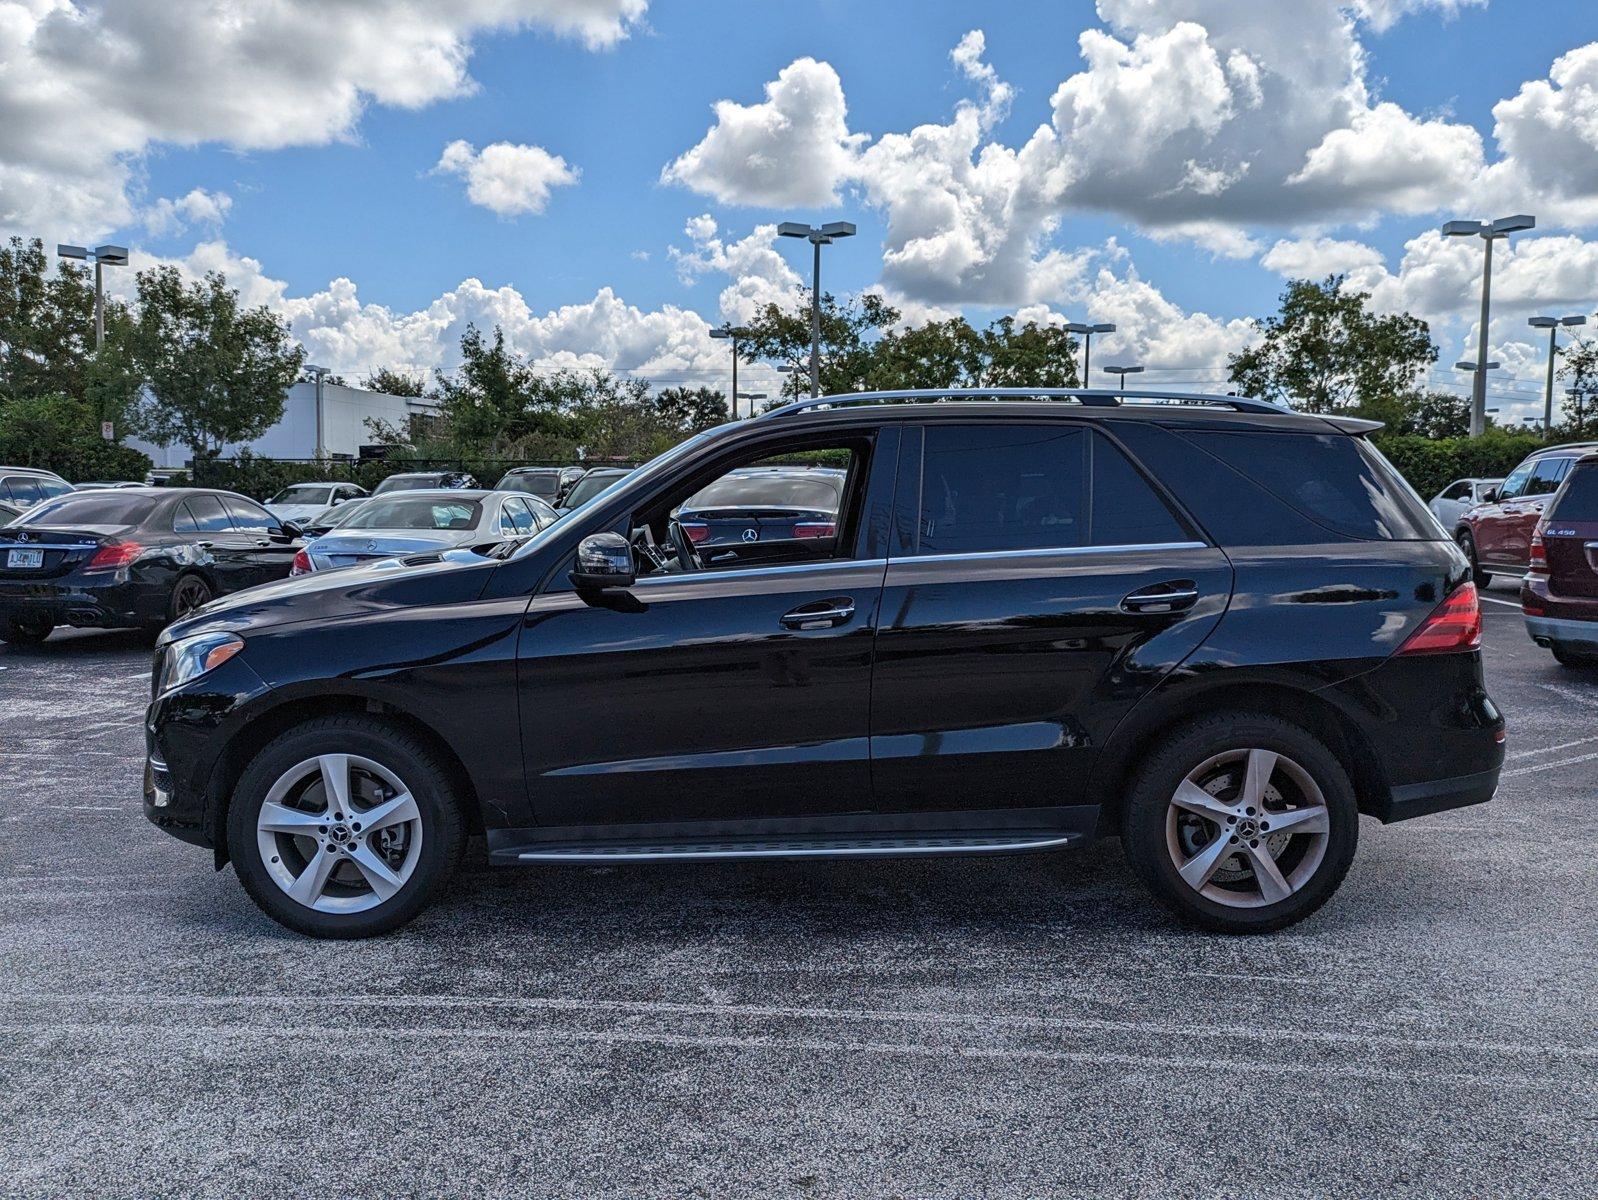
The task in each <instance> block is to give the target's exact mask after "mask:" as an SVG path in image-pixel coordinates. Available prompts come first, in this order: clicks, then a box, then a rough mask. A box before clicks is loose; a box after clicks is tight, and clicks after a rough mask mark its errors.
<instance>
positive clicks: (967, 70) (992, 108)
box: [949, 29, 1015, 129]
mask: <svg viewBox="0 0 1598 1200" xmlns="http://www.w3.org/2000/svg"><path fill="white" fill-rule="evenodd" d="M987 46H988V40H987V36H986V35H985V34H984V33H983V32H982V31H981V30H980V29H973V30H971V31H970V32H969V33H967V34H966V35H965V36H964V37H963V38H961V39H960V41H959V42H958V43H957V44H956V45H955V48H954V49H953V50H951V51H949V58H950V59H951V60H953V62H954V65H955V66H956V67H957V68H958V69H959V71H960V74H962V75H964V76H965V77H966V78H967V79H969V80H970V81H971V82H972V83H974V84H977V85H978V86H979V87H981V88H982V90H983V92H984V93H985V96H984V98H983V101H982V105H981V107H980V108H978V110H977V112H978V114H979V115H980V117H981V118H982V126H983V128H984V129H986V128H988V127H989V126H992V125H996V124H998V123H999V122H1000V121H1002V120H1004V118H1005V117H1007V116H1009V114H1010V102H1011V101H1012V100H1014V99H1015V89H1014V88H1013V87H1011V86H1010V85H1009V84H1008V83H1005V82H1004V81H1003V80H1001V79H1000V78H999V73H998V72H997V71H995V70H994V69H993V66H992V64H991V63H988V62H987V61H985V60H984V59H983V57H982V56H983V54H985V53H986V52H987Z"/></svg>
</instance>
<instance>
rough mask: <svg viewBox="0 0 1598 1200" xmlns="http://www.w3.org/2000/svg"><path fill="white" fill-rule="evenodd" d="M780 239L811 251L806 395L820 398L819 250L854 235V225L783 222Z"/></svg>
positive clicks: (843, 223)
mask: <svg viewBox="0 0 1598 1200" xmlns="http://www.w3.org/2000/svg"><path fill="white" fill-rule="evenodd" d="M777 233H778V235H779V236H781V237H791V238H804V239H806V240H807V241H808V242H809V243H810V245H811V247H812V249H813V250H814V251H815V253H814V258H813V265H812V267H811V274H810V394H811V396H819V395H821V247H823V246H826V245H829V244H830V243H832V242H835V241H837V240H838V239H839V238H846V237H853V236H854V235H855V227H854V222H852V221H828V222H827V223H826V224H825V225H821V226H819V227H818V226H814V225H806V224H805V223H804V222H803V221H784V222H782V224H780V225H778V226H777Z"/></svg>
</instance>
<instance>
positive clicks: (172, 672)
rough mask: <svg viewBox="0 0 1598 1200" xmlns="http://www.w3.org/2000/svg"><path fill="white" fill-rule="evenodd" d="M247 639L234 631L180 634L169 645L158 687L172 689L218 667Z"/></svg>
mask: <svg viewBox="0 0 1598 1200" xmlns="http://www.w3.org/2000/svg"><path fill="white" fill-rule="evenodd" d="M242 649H244V639H243V638H241V637H239V636H238V635H237V634H233V633H220V632H218V633H197V634H195V635H194V636H193V637H186V638H180V639H179V640H178V641H175V642H172V643H171V644H170V645H168V646H167V648H166V656H165V661H164V662H163V664H162V669H161V676H160V680H159V682H158V684H157V687H156V690H157V691H159V692H169V691H171V690H172V689H173V688H175V687H179V686H181V685H183V684H185V683H188V682H189V680H191V679H198V678H199V677H200V676H201V675H204V674H205V673H206V672H207V671H214V670H216V669H217V668H218V667H220V666H221V665H222V664H223V663H225V662H227V660H228V659H230V658H232V657H233V656H234V655H235V654H237V653H238V652H239V651H240V650H242Z"/></svg>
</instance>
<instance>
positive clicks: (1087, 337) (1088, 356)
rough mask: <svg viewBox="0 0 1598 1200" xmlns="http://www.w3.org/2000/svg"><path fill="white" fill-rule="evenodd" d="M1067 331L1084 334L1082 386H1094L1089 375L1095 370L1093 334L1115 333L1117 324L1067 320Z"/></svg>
mask: <svg viewBox="0 0 1598 1200" xmlns="http://www.w3.org/2000/svg"><path fill="white" fill-rule="evenodd" d="M1065 331H1066V332H1067V333H1078V334H1081V335H1082V386H1083V387H1092V386H1093V385H1092V384H1091V383H1089V382H1088V376H1089V374H1090V373H1091V372H1092V370H1093V335H1094V334H1095V333H1114V332H1115V326H1114V325H1084V324H1083V323H1082V322H1081V321H1067V322H1066V324H1065ZM1122 382H1123V383H1124V382H1125V380H1122Z"/></svg>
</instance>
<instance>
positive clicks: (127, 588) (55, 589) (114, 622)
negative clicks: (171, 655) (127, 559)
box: [0, 578, 165, 629]
mask: <svg viewBox="0 0 1598 1200" xmlns="http://www.w3.org/2000/svg"><path fill="white" fill-rule="evenodd" d="M152 607H153V609H154V611H153V612H152ZM164 613H165V603H164V601H163V600H162V599H161V597H159V596H158V595H152V594H151V589H150V588H148V587H145V586H144V585H141V584H138V583H132V582H121V583H119V582H116V581H114V580H109V579H108V580H107V581H106V583H105V584H104V585H100V586H96V585H94V584H89V585H85V584H84V583H83V582H82V581H80V580H75V579H70V578H69V579H66V580H64V581H62V582H53V581H45V582H39V583H17V582H14V581H9V580H7V581H4V582H0V620H4V619H6V618H10V617H32V618H35V619H37V618H39V617H48V618H49V619H50V622H51V623H52V624H54V625H75V626H79V627H81V628H85V629H130V628H133V627H135V626H138V625H143V624H145V623H146V622H148V621H151V620H155V619H159V617H161V616H162V615H164Z"/></svg>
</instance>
